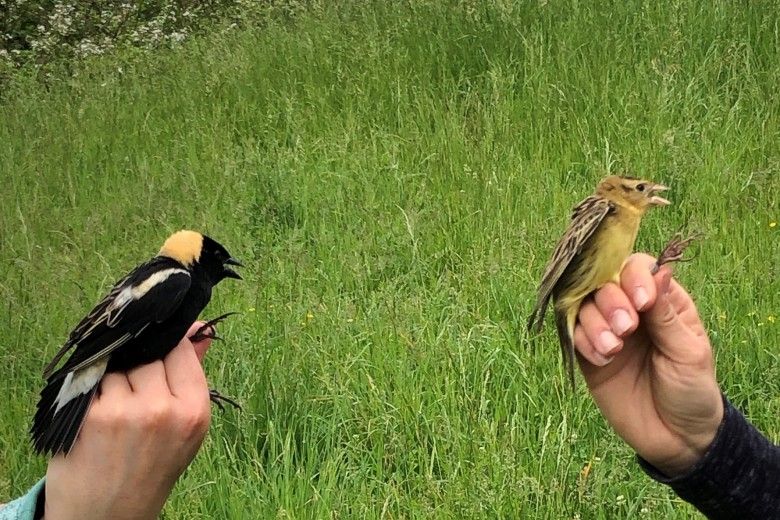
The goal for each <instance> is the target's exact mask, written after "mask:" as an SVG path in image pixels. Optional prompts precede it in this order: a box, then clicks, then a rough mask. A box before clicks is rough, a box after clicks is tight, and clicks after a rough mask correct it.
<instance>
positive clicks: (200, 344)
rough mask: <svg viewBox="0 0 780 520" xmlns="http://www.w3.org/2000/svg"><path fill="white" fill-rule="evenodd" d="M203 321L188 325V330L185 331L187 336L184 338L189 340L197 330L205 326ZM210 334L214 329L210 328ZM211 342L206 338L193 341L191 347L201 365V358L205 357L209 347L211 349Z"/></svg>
mask: <svg viewBox="0 0 780 520" xmlns="http://www.w3.org/2000/svg"><path fill="white" fill-rule="evenodd" d="M205 324H206V322H205V321H196V322H195V323H193V324H192V325H190V329H189V330H188V331H187V334H185V335H184V336H185V337H186V338H191V337H192V336H193V335H194V334H195V333H196V332H198V330H199V329H200V328H201V327H202V326H203V325H205ZM211 330H212V332H213V331H214V327H211ZM212 341H213V340H212V339H211V338H206V339H203V340H201V341H193V342H192V346H193V347H195V354H196V355H197V356H198V360H199V361H200V362H201V363H203V358H205V357H206V352H208V350H209V347H211V342H212Z"/></svg>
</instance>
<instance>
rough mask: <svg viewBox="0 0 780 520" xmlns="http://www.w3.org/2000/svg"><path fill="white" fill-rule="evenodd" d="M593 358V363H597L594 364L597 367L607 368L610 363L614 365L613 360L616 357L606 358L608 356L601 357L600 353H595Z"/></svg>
mask: <svg viewBox="0 0 780 520" xmlns="http://www.w3.org/2000/svg"><path fill="white" fill-rule="evenodd" d="M593 358H594V359H593V361H595V363H594V364H595V365H596V366H597V367H603V366H607V365H609V364H610V363H612V360H613V359H615V357H614V356H612V357H606V356H602V355H601V354H599V353H598V352H594V353H593Z"/></svg>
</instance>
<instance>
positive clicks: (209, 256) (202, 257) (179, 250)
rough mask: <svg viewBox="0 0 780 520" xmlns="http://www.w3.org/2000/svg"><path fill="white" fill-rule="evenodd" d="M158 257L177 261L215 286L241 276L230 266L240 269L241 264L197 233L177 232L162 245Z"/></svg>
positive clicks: (212, 241) (209, 239)
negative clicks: (227, 279)
mask: <svg viewBox="0 0 780 520" xmlns="http://www.w3.org/2000/svg"><path fill="white" fill-rule="evenodd" d="M160 256H167V257H169V258H173V259H174V260H176V261H178V262H179V263H181V264H182V265H184V266H185V267H187V268H188V269H193V270H198V271H200V272H202V273H203V274H204V275H206V276H207V277H208V279H209V280H211V283H212V284H214V285H216V284H218V283H219V282H220V281H222V280H223V279H225V278H236V279H237V280H241V276H240V275H239V274H238V273H237V272H235V271H234V270H233V269H231V266H238V267H241V262H239V261H238V260H236V259H235V258H233V257H232V256H230V253H228V251H227V249H225V247H224V246H223V245H222V244H220V243H219V242H217V241H216V240H214V239H213V238H210V237H207V236H206V235H201V234H200V233H198V232H197V231H186V230H184V231H177V232H176V233H174V234H173V235H171V236H170V237H169V238H168V240H166V241H165V244H163V247H162V249H161V250H160Z"/></svg>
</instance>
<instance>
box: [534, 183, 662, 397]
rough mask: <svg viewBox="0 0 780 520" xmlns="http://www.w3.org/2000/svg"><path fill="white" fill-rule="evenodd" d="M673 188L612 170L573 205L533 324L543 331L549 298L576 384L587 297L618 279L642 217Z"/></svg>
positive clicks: (548, 269)
mask: <svg viewBox="0 0 780 520" xmlns="http://www.w3.org/2000/svg"><path fill="white" fill-rule="evenodd" d="M667 189H668V188H667V187H666V186H663V185H661V184H657V183H655V182H651V181H646V180H641V179H636V178H633V177H626V176H618V175H612V176H609V177H607V178H605V179H603V180H602V181H601V182H599V184H598V186H597V187H596V192H595V193H594V194H593V195H591V196H590V197H588V198H586V199H585V200H583V201H582V202H580V203H579V204H578V205H577V206H575V207H574V211H573V213H572V217H571V222H570V223H569V227H568V228H567V229H566V232H565V233H564V235H563V238H561V240H560V241H559V242H558V244H557V245H556V246H555V250H554V251H553V255H552V258H551V259H550V261H549V262H548V263H547V267H546V268H545V270H544V275H543V276H542V281H541V283H540V284H539V292H538V296H537V300H536V306H535V307H534V310H533V313H532V314H531V317H530V319H529V320H528V328H529V330H534V331H536V332H538V331H540V330H541V328H542V324H543V323H544V315H545V311H546V310H547V305H548V304H549V302H550V298H552V299H553V307H554V311H555V326H556V329H557V331H558V337H559V339H560V343H561V352H562V354H563V359H564V362H565V364H566V368H567V370H568V373H569V379H570V381H571V384H572V387H573V386H574V327H575V325H576V323H577V314H578V312H579V310H580V305H581V304H582V301H583V300H584V299H585V298H586V297H587V296H588V295H589V294H590V293H591V292H593V291H595V290H597V289H599V288H600V287H602V286H603V285H604V284H606V283H607V282H610V281H613V282H619V278H620V271H621V269H622V268H623V263H624V262H625V261H626V259H627V258H628V257H629V255H630V254H631V252H632V250H633V248H634V242H635V241H636V236H637V233H638V232H639V223H640V222H641V220H642V217H643V216H644V214H645V212H646V211H647V210H648V209H649V208H651V207H653V206H666V205H668V204H669V201H668V200H666V199H665V198H663V197H661V196H659V195H658V193H659V192H662V191H665V190H667Z"/></svg>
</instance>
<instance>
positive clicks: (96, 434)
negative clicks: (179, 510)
mask: <svg viewBox="0 0 780 520" xmlns="http://www.w3.org/2000/svg"><path fill="white" fill-rule="evenodd" d="M201 325H203V323H202V322H197V323H195V324H193V325H192V327H190V330H189V331H188V332H187V334H186V336H185V337H184V338H183V339H182V340H181V341H180V342H179V344H178V345H177V346H176V348H174V349H173V350H172V351H171V352H170V353H169V354H168V356H166V358H165V359H164V360H162V361H155V362H154V363H149V364H147V365H142V366H139V367H137V368H134V369H133V370H130V371H129V372H128V373H127V374H124V373H111V374H107V375H106V376H105V377H104V378H103V381H102V382H101V383H100V390H99V392H98V394H97V396H96V397H95V400H94V401H93V402H92V405H91V407H90V409H89V411H88V412H87V418H86V420H85V422H84V426H83V428H82V430H81V432H80V433H79V437H78V439H77V440H76V443H75V444H74V446H73V448H72V450H71V451H70V453H69V454H68V455H67V456H63V455H62V454H59V455H57V456H55V457H53V458H52V459H51V460H50V461H49V466H48V470H47V472H46V490H45V493H46V506H45V518H46V520H57V519H76V518H79V519H81V518H91V519H96V520H100V519H109V518H110V519H117V520H122V519H131V518H132V519H152V518H157V517H158V516H159V514H160V511H162V508H163V505H164V504H165V500H166V499H167V498H168V495H169V494H170V492H171V490H172V489H173V486H174V484H175V483H176V480H177V479H178V478H179V475H181V473H182V472H183V471H184V470H185V469H186V468H187V466H188V465H189V463H190V462H191V461H192V459H193V458H194V457H195V454H196V453H197V451H198V449H199V448H200V445H201V443H202V442H203V439H204V438H205V436H206V431H207V430H208V426H209V421H210V418H211V408H210V403H209V392H208V385H207V383H206V376H205V375H204V373H203V367H202V366H201V361H202V359H203V357H204V356H205V354H206V351H207V350H208V348H209V346H210V344H211V340H210V339H205V340H203V341H200V342H197V343H194V344H193V343H191V342H190V340H189V339H188V338H189V336H191V335H192V334H194V333H195V331H196V330H197V328H198V327H200V326H201Z"/></svg>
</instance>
